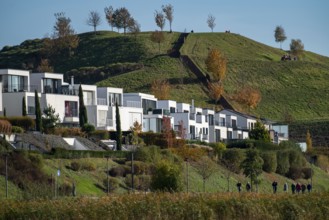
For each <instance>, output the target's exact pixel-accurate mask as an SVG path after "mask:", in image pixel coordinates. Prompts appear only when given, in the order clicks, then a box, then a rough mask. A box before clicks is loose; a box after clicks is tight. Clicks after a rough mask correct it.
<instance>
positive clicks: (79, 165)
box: [71, 159, 96, 171]
mask: <svg viewBox="0 0 329 220" xmlns="http://www.w3.org/2000/svg"><path fill="white" fill-rule="evenodd" d="M71 169H72V170H74V171H79V170H87V171H94V170H96V165H95V164H94V163H93V162H91V161H89V160H81V159H80V160H75V161H72V162H71Z"/></svg>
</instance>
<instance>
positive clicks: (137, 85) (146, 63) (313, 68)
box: [0, 31, 329, 121]
mask: <svg viewBox="0 0 329 220" xmlns="http://www.w3.org/2000/svg"><path fill="white" fill-rule="evenodd" d="M179 36H180V33H171V34H170V33H165V41H164V42H162V43H161V44H160V51H159V47H158V46H159V45H158V44H157V43H154V42H152V41H151V40H150V32H143V33H140V34H139V35H137V36H133V35H123V34H118V33H116V32H110V31H101V32H98V33H97V35H94V34H93V33H84V34H80V35H79V37H80V44H79V47H78V48H77V49H76V50H75V52H74V54H73V55H71V56H70V57H68V56H65V55H62V56H58V57H55V58H53V59H52V60H50V62H51V65H52V66H53V67H54V71H55V72H61V73H64V74H66V79H68V76H69V75H72V74H73V75H74V76H75V79H76V82H78V83H96V84H97V85H100V86H115V87H122V88H123V89H124V91H125V92H147V93H150V85H151V83H152V81H153V80H154V79H159V78H162V79H168V81H169V82H170V84H171V92H170V99H174V100H177V101H179V102H187V103H190V102H191V100H192V99H194V100H195V103H196V105H198V106H201V107H214V106H213V103H212V102H211V100H210V99H209V98H208V96H207V94H206V92H204V91H205V89H204V87H203V85H202V83H201V82H200V81H199V80H198V79H197V77H196V76H195V75H194V74H193V73H192V72H191V71H190V70H189V69H188V68H187V67H186V66H184V65H183V64H182V62H181V61H180V59H179V58H173V57H170V56H168V53H169V52H170V51H171V50H172V48H173V47H174V45H175V42H176V41H177V40H178V38H179ZM42 41H43V40H40V39H35V40H27V41H25V42H23V43H22V44H21V45H18V46H13V47H4V48H3V49H2V50H1V51H0V68H16V69H24V68H25V69H30V70H36V69H37V67H38V65H39V63H40V59H41V58H42V57H44V54H43V53H42V50H41V48H42ZM212 48H218V49H219V50H220V51H222V52H223V53H224V54H225V56H226V57H227V59H228V71H227V74H226V79H225V81H224V86H225V97H226V98H227V99H228V101H230V103H231V104H232V105H233V106H234V107H235V108H236V109H237V110H240V111H243V112H249V113H252V114H254V115H257V116H260V117H267V118H270V119H273V120H279V121H280V120H282V119H283V118H284V115H286V114H289V115H291V116H292V117H293V119H294V120H296V121H299V120H314V119H319V120H323V119H329V112H328V107H327V106H328V105H329V86H328V85H329V58H328V57H324V56H320V55H317V54H314V53H311V52H305V53H304V56H303V57H302V58H301V59H300V60H298V61H280V58H281V56H282V55H283V54H285V53H286V52H285V51H282V50H280V49H277V48H272V47H269V46H267V45H264V44H261V43H258V42H256V41H254V40H251V39H248V38H246V37H243V36H241V35H237V34H229V33H192V34H189V35H188V37H187V38H186V39H185V41H184V44H183V46H182V48H181V50H180V51H181V54H183V55H188V56H189V57H190V58H191V59H192V60H193V61H194V63H195V64H196V65H197V66H198V67H199V68H200V69H201V70H202V72H203V73H206V71H205V64H204V60H205V58H206V56H207V53H208V51H209V49H212ZM88 75H91V76H93V77H87V76H88ZM94 76H95V77H94ZM93 79H94V80H93ZM95 79H97V80H98V81H95ZM242 85H249V86H251V87H253V88H256V89H259V90H260V92H261V96H262V100H261V102H260V104H259V105H258V107H257V108H256V109H249V108H248V107H247V106H244V105H240V104H239V103H236V102H235V101H234V100H232V99H231V98H232V95H233V94H234V92H235V91H237V90H238V89H239V88H241V86H242Z"/></svg>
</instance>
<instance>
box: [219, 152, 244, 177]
mask: <svg viewBox="0 0 329 220" xmlns="http://www.w3.org/2000/svg"><path fill="white" fill-rule="evenodd" d="M243 159H244V155H243V152H242V151H241V150H239V149H227V150H226V151H224V153H223V158H222V160H221V162H222V163H223V164H224V165H225V166H226V167H227V168H228V169H229V170H230V171H232V172H234V173H240V172H241V167H240V165H241V163H242V161H243Z"/></svg>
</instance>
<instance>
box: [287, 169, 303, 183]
mask: <svg viewBox="0 0 329 220" xmlns="http://www.w3.org/2000/svg"><path fill="white" fill-rule="evenodd" d="M286 177H288V178H290V179H293V180H296V179H300V178H302V177H303V172H302V168H300V167H296V166H293V167H290V168H289V171H288V172H287V173H286Z"/></svg>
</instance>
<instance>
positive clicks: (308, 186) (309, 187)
mask: <svg viewBox="0 0 329 220" xmlns="http://www.w3.org/2000/svg"><path fill="white" fill-rule="evenodd" d="M311 190H312V185H311V184H310V183H309V184H307V191H308V193H310V192H311Z"/></svg>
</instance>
